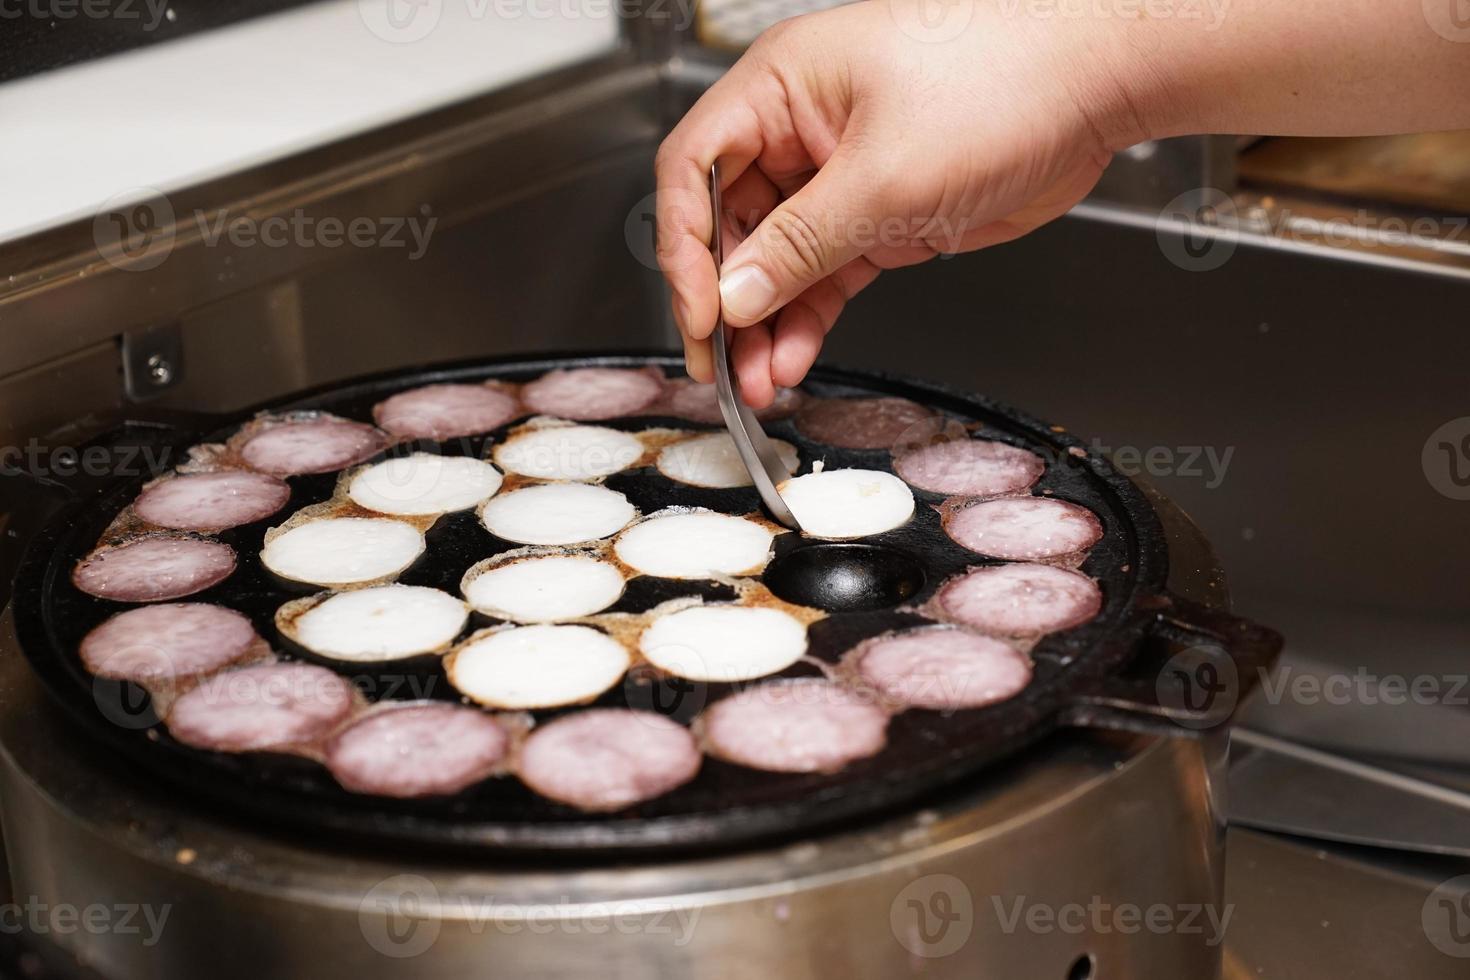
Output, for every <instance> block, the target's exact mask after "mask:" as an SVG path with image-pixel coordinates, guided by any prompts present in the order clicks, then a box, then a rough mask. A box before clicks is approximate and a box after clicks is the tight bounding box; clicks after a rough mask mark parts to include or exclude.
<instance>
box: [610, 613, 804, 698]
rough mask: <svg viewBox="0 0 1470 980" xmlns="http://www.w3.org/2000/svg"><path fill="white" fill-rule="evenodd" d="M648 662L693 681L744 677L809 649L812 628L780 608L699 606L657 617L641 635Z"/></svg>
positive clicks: (756, 674)
mask: <svg viewBox="0 0 1470 980" xmlns="http://www.w3.org/2000/svg"><path fill="white" fill-rule="evenodd" d="M638 648H639V650H640V651H642V653H643V656H644V657H645V658H647V660H648V662H649V663H651V664H653V665H654V666H655V667H657V668H659V669H660V670H664V671H667V672H668V673H670V674H673V675H675V676H676V677H684V678H687V679H688V680H692V681H744V680H750V679H751V678H754V677H765V676H766V675H767V674H774V673H776V672H777V671H780V670H785V669H786V668H787V667H790V666H791V665H792V664H794V663H796V661H797V660H798V659H800V658H801V655H802V654H804V653H805V652H806V627H805V626H803V625H802V624H801V623H800V622H799V621H797V620H796V619H795V618H794V617H792V616H789V615H787V614H786V613H784V612H781V611H780V610H777V609H761V608H751V607H746V606H693V607H691V608H689V609H682V610H680V611H678V612H672V613H669V614H667V615H664V616H660V617H659V618H658V619H655V620H654V621H653V623H652V624H651V625H650V626H649V627H648V628H647V629H645V630H644V631H643V635H642V636H640V637H639V639H638Z"/></svg>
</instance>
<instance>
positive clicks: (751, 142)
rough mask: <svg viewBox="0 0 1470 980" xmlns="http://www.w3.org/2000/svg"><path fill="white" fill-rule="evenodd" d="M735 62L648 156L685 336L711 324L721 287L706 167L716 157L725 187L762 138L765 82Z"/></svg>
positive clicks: (662, 252)
mask: <svg viewBox="0 0 1470 980" xmlns="http://www.w3.org/2000/svg"><path fill="white" fill-rule="evenodd" d="M770 84H771V83H770V81H769V80H764V79H763V78H762V76H761V74H760V73H759V72H755V73H754V74H753V73H752V71H751V70H750V69H749V68H746V67H742V65H740V64H737V65H736V67H735V68H732V69H731V70H730V71H729V72H728V73H727V74H726V75H725V77H723V78H721V79H720V80H719V81H718V82H716V83H715V84H714V85H713V86H711V88H710V90H709V91H708V92H706V93H705V94H704V95H703V96H702V97H701V98H700V99H699V101H698V102H696V103H695V104H694V107H693V108H692V109H690V110H689V112H688V113H687V114H686V115H685V116H684V118H683V119H682V120H681V121H680V122H679V124H678V125H677V126H675V127H674V130H673V132H671V133H670V134H669V135H668V137H667V138H666V139H665V140H664V142H663V145H661V146H660V147H659V150H658V156H657V157H656V158H655V159H654V176H655V178H656V180H657V184H658V193H657V197H656V199H655V204H654V224H655V235H656V236H657V242H658V249H657V253H658V264H659V268H660V269H661V270H662V271H663V273H664V277H665V278H666V279H667V280H668V283H669V288H670V290H671V291H672V293H673V308H674V322H675V324H676V325H677V326H678V327H679V330H680V332H681V333H683V334H684V335H685V336H686V337H692V338H695V339H702V338H705V337H708V336H709V334H710V331H711V330H713V329H714V323H715V315H716V313H717V312H718V310H719V291H718V286H717V279H718V277H717V275H716V272H715V265H714V259H713V257H712V256H711V255H710V251H709V242H710V229H711V215H710V196H709V176H710V167H711V166H712V165H713V164H714V163H715V162H716V161H718V162H719V164H720V169H721V177H722V180H723V183H724V186H723V187H722V188H721V190H722V191H725V192H728V191H730V190H731V189H732V187H733V186H734V185H735V184H736V182H737V179H738V178H739V177H740V176H741V175H742V174H743V173H745V171H746V169H747V168H748V167H749V166H750V164H751V161H753V160H754V159H755V158H756V157H757V156H758V155H759V154H760V153H761V150H762V148H763V146H764V144H765V139H764V137H763V135H762V129H761V126H762V124H761V117H760V111H759V109H758V108H757V106H758V105H759V104H762V103H763V102H764V101H768V97H767V95H766V94H765V90H766V89H767V88H769V86H770Z"/></svg>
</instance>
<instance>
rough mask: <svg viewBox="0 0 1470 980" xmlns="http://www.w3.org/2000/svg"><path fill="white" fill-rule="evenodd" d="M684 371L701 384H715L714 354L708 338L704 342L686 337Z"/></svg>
mask: <svg viewBox="0 0 1470 980" xmlns="http://www.w3.org/2000/svg"><path fill="white" fill-rule="evenodd" d="M684 371H685V373H687V374H688V375H689V377H691V378H693V379H694V380H695V381H698V382H699V383H700V384H706V385H707V384H714V380H715V364H714V352H713V350H712V349H711V347H710V341H709V338H708V337H705V338H704V339H703V340H695V339H694V338H693V337H690V336H687V335H686V336H685V337H684Z"/></svg>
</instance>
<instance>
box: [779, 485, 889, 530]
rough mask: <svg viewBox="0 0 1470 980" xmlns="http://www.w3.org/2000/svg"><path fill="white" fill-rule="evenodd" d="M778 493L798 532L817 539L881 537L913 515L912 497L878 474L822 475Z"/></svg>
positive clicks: (782, 486)
mask: <svg viewBox="0 0 1470 980" xmlns="http://www.w3.org/2000/svg"><path fill="white" fill-rule="evenodd" d="M778 489H779V490H780V491H781V499H782V500H785V501H786V506H787V507H790V508H791V513H792V514H794V515H795V516H796V520H797V522H798V523H800V524H801V530H802V532H803V533H805V534H809V535H812V536H813V537H818V538H863V537H867V536H868V535H870V534H882V533H883V532H884V531H891V530H892V529H893V528H896V527H898V526H899V525H901V524H905V523H907V522H908V519H909V518H910V517H912V516H913V514H914V494H913V491H912V490H910V489H909V488H908V485H907V484H905V483H904V482H903V481H902V480H900V479H899V478H898V477H896V476H894V475H893V474H892V473H884V472H882V471H881V470H822V471H820V472H817V473H808V474H806V475H805V476H798V477H796V478H795V479H794V480H788V481H787V482H786V483H784V484H782V485H781V486H780V487H779V488H778Z"/></svg>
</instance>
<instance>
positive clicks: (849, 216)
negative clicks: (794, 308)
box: [719, 143, 886, 326]
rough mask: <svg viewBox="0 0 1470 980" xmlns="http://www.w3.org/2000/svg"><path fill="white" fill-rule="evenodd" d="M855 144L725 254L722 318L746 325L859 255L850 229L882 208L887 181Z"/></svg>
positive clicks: (879, 214)
mask: <svg viewBox="0 0 1470 980" xmlns="http://www.w3.org/2000/svg"><path fill="white" fill-rule="evenodd" d="M850 145H851V146H855V145H856V143H853V144H844V145H843V146H839V147H838V149H837V152H835V153H834V154H833V155H832V157H831V158H830V159H829V160H828V161H827V163H826V165H825V166H823V167H822V169H821V170H819V171H817V173H816V174H815V176H813V177H812V178H811V180H809V181H808V182H807V183H806V184H805V185H803V186H802V187H800V188H799V189H798V190H797V191H796V193H795V194H793V195H792V196H791V197H789V198H787V199H786V200H785V201H783V202H782V203H781V204H779V205H777V206H776V208H775V209H774V210H772V211H771V213H770V214H768V215H766V217H765V219H764V220H763V221H761V223H760V225H759V227H757V228H756V230H755V232H754V233H753V234H751V236H750V237H749V238H747V239H746V240H745V241H744V242H743V243H742V244H741V245H740V247H739V248H737V249H735V251H734V253H733V254H731V255H729V256H728V257H727V258H726V259H725V265H724V268H723V269H722V270H721V272H720V283H719V287H720V298H721V301H722V303H723V305H724V312H725V319H726V321H727V322H729V323H731V324H733V325H735V326H746V325H749V324H752V323H756V322H758V321H760V320H763V319H765V318H766V317H767V316H770V315H771V313H772V312H774V311H775V310H777V309H779V308H780V307H781V306H783V305H785V304H786V303H789V302H791V301H792V300H793V299H795V298H796V297H797V296H800V295H801V294H802V293H803V292H805V291H806V290H807V289H808V288H810V287H811V286H813V285H814V284H816V283H818V282H820V281H821V280H822V279H824V278H826V277H827V276H829V275H831V274H832V273H834V272H836V271H837V270H838V269H840V268H842V267H843V266H845V265H847V264H848V263H849V262H851V261H852V260H853V259H855V258H858V257H859V256H860V255H861V254H862V251H863V247H862V245H861V244H860V242H859V238H860V236H857V235H854V234H853V233H852V232H853V229H854V228H855V227H857V225H858V223H859V222H873V221H877V220H878V219H880V218H882V217H883V216H884V214H885V213H886V208H885V203H886V202H885V196H886V191H885V185H886V181H883V180H881V179H879V178H878V175H877V174H876V173H875V172H874V171H875V167H874V166H873V162H872V161H870V160H868V159H866V158H865V157H866V156H867V155H866V154H864V153H863V152H862V151H860V150H856V149H850V148H849V146H850Z"/></svg>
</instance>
